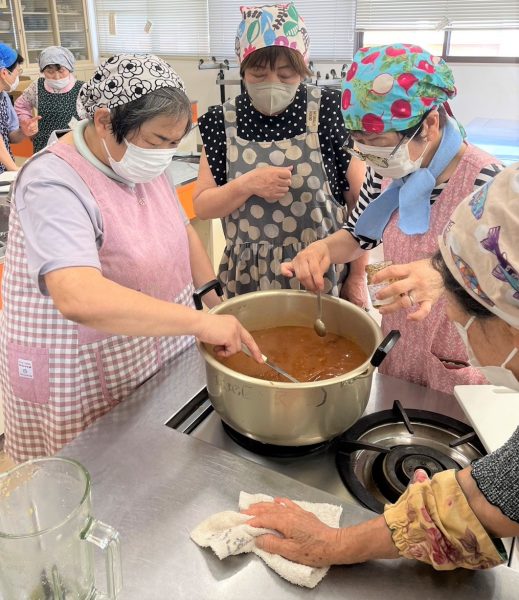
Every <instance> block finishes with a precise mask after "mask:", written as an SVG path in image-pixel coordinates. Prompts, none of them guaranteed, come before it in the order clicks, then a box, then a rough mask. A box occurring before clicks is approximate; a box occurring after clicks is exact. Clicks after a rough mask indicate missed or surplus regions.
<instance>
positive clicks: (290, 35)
mask: <svg viewBox="0 0 519 600" xmlns="http://www.w3.org/2000/svg"><path fill="white" fill-rule="evenodd" d="M240 10H241V14H242V22H241V23H240V25H239V27H238V31H237V32H236V55H237V56H238V58H239V60H240V62H243V60H244V59H245V58H247V56H249V54H252V53H253V52H255V51H256V50H259V49H260V48H268V47H269V46H285V47H287V48H291V49H292V50H295V51H296V52H299V53H300V54H301V55H302V56H303V58H304V59H305V62H306V63H308V60H309V49H310V38H309V37H308V31H307V30H306V27H305V23H304V21H303V18H302V17H301V16H300V15H299V13H298V12H297V8H296V7H295V6H294V4H292V2H290V3H289V4H269V5H265V6H242V7H241V8H240Z"/></svg>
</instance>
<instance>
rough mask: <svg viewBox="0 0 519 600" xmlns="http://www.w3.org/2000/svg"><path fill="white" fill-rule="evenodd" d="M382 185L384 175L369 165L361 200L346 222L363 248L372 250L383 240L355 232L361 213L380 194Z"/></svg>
mask: <svg viewBox="0 0 519 600" xmlns="http://www.w3.org/2000/svg"><path fill="white" fill-rule="evenodd" d="M381 187H382V176H381V175H378V174H377V173H375V171H374V170H373V169H372V168H371V167H370V166H369V165H368V167H367V169H366V177H365V178H364V183H363V184H362V187H361V189H360V194H359V200H358V202H357V204H356V206H355V208H354V209H353V210H352V211H351V213H350V215H349V216H348V220H347V221H346V223H345V224H344V229H346V231H348V232H349V233H351V235H352V236H353V237H354V238H355V239H356V240H357V242H358V243H359V246H360V247H361V248H362V249H363V250H371V249H372V248H375V247H376V246H378V245H379V244H380V243H381V242H382V240H371V239H369V238H366V237H363V236H358V235H356V234H355V224H356V223H357V221H358V220H359V217H360V215H361V214H362V213H363V212H364V211H365V210H366V207H367V206H368V204H369V203H370V202H373V200H375V199H376V198H378V196H380V192H381Z"/></svg>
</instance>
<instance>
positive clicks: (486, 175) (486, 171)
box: [474, 163, 505, 191]
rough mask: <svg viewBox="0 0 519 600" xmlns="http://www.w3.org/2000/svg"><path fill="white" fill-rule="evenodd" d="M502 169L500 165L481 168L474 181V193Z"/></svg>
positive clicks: (502, 166) (495, 164) (494, 164)
mask: <svg viewBox="0 0 519 600" xmlns="http://www.w3.org/2000/svg"><path fill="white" fill-rule="evenodd" d="M504 168H505V166H504V165H502V164H500V163H492V164H491V165H487V166H486V167H483V168H482V169H481V171H480V172H479V175H478V176H477V177H476V180H475V181H474V191H476V190H477V189H478V188H480V187H481V186H482V185H485V183H488V182H489V181H491V180H492V179H493V178H494V177H495V176H496V175H497V174H498V173H500V172H501V171H502V170H503V169H504Z"/></svg>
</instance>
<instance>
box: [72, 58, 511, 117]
mask: <svg viewBox="0 0 519 600" xmlns="http://www.w3.org/2000/svg"><path fill="white" fill-rule="evenodd" d="M167 60H168V62H170V63H171V64H172V65H173V67H174V68H175V70H176V71H177V72H178V73H179V75H180V76H181V77H182V79H183V80H184V82H185V84H186V87H187V92H188V95H189V97H190V98H191V100H198V107H199V114H203V113H204V112H205V111H206V110H207V107H208V106H211V105H212V104H219V103H220V88H219V87H218V86H217V85H216V76H217V73H218V71H216V70H207V71H200V70H199V69H198V60H197V59H182V58H172V59H167ZM450 66H451V68H452V70H453V72H454V79H455V81H456V87H457V88H458V95H457V96H456V98H454V100H453V101H452V102H451V105H452V108H453V111H454V114H455V115H456V117H457V118H458V119H459V120H460V121H461V122H462V123H463V124H465V125H468V124H469V123H470V121H472V120H473V119H475V118H477V117H484V118H497V119H515V120H519V65H518V64H487V63H481V64H467V63H465V64H463V63H450ZM331 67H335V68H336V70H337V72H340V65H330V64H327V65H325V64H318V65H315V68H316V69H319V70H320V71H321V73H326V72H329V70H330V68H331ZM81 75H84V76H87V75H89V73H81ZM225 76H226V78H230V79H238V78H239V73H238V69H230V70H229V71H225ZM225 91H226V96H227V97H228V98H232V97H234V96H235V95H236V94H238V93H239V92H240V88H239V86H226V88H225Z"/></svg>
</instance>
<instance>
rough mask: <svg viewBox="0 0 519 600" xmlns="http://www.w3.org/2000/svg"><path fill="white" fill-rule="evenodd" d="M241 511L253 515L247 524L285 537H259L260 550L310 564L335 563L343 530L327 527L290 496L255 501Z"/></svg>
mask: <svg viewBox="0 0 519 600" xmlns="http://www.w3.org/2000/svg"><path fill="white" fill-rule="evenodd" d="M242 512H243V513H245V514H246V515H252V516H253V517H254V518H253V519H251V520H250V521H249V522H248V525H252V526H253V527H264V528H266V529H274V530H276V531H279V533H281V534H282V536H283V537H278V536H276V535H272V534H267V535H262V536H260V537H258V538H256V546H257V547H258V548H260V549H261V550H266V551H267V552H271V553H273V554H280V555H281V556H284V557H285V558H288V560H291V561H293V562H296V563H301V564H304V565H309V566H311V567H324V566H328V565H331V564H334V557H335V550H336V549H337V546H338V536H339V532H340V530H339V529H334V528H332V527H328V526H327V525H325V524H324V523H322V522H321V521H320V520H319V519H318V518H317V517H316V516H315V515H313V514H312V513H310V512H308V511H306V510H303V509H302V508H301V507H299V506H298V505H297V504H295V503H294V502H292V501H291V500H289V499H288V498H276V499H275V500H274V502H260V503H258V504H253V505H252V506H250V507H249V508H248V509H247V510H244V511H242Z"/></svg>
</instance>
